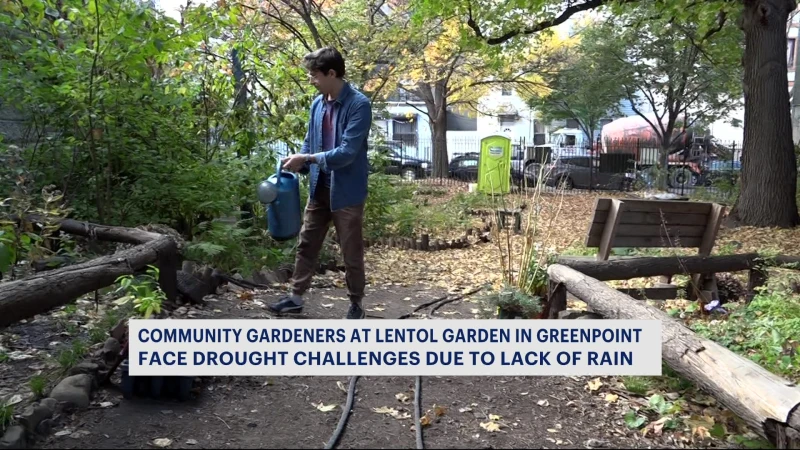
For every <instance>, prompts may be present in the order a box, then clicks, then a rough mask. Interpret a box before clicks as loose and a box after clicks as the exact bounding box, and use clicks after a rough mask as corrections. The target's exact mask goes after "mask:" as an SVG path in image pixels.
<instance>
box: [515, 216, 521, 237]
mask: <svg viewBox="0 0 800 450" xmlns="http://www.w3.org/2000/svg"><path fill="white" fill-rule="evenodd" d="M514 233H515V234H522V213H521V212H519V211H517V212H515V213H514Z"/></svg>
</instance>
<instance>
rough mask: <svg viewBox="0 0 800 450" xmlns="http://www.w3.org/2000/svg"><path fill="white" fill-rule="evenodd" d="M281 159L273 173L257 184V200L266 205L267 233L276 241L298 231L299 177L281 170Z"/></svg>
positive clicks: (290, 237) (288, 237)
mask: <svg viewBox="0 0 800 450" xmlns="http://www.w3.org/2000/svg"><path fill="white" fill-rule="evenodd" d="M281 165H282V164H281V161H280V160H278V168H277V170H276V171H275V175H272V176H271V177H269V178H267V179H266V180H264V181H262V182H261V184H259V185H258V191H257V194H258V200H259V201H260V202H261V203H263V204H265V205H268V207H267V224H268V227H269V234H270V235H272V238H273V239H275V240H276V241H286V240H289V239H292V238H294V237H296V236H297V235H298V234H299V233H300V225H301V222H302V221H301V211H300V179H299V177H298V176H297V175H296V174H294V173H291V172H284V171H282V170H281Z"/></svg>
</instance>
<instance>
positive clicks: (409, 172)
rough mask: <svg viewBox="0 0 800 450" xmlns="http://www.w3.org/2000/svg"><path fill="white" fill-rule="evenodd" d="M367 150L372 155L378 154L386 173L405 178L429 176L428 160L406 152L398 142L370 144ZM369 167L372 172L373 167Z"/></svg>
mask: <svg viewBox="0 0 800 450" xmlns="http://www.w3.org/2000/svg"><path fill="white" fill-rule="evenodd" d="M369 151H370V152H371V153H373V156H377V155H380V156H381V157H382V158H383V160H384V167H383V172H384V173H386V174H388V175H400V176H401V177H403V178H404V179H406V180H416V179H418V178H425V177H428V176H430V173H431V163H430V161H426V160H424V159H420V158H415V157H413V156H410V155H408V154H406V153H405V152H404V151H403V148H402V146H401V145H400V144H398V143H394V142H388V143H385V144H380V145H376V146H374V145H372V144H370V149H369ZM370 169H371V171H372V172H375V171H376V168H374V167H370Z"/></svg>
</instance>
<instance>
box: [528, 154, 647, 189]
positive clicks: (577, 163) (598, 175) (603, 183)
mask: <svg viewBox="0 0 800 450" xmlns="http://www.w3.org/2000/svg"><path fill="white" fill-rule="evenodd" d="M599 162H600V160H599V158H597V157H593V156H563V157H560V158H556V159H555V161H553V162H551V163H550V164H548V165H547V166H546V167H545V168H544V172H545V173H546V174H547V180H545V183H546V184H547V185H548V186H558V187H563V188H564V189H574V188H577V189H589V188H591V189H602V190H613V191H629V190H631V189H632V187H633V181H634V179H635V177H634V175H633V174H632V173H602V172H600V170H599V168H600V164H599Z"/></svg>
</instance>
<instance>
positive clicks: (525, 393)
mask: <svg viewBox="0 0 800 450" xmlns="http://www.w3.org/2000/svg"><path fill="white" fill-rule="evenodd" d="M519 395H528V393H527V392H520V393H519Z"/></svg>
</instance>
